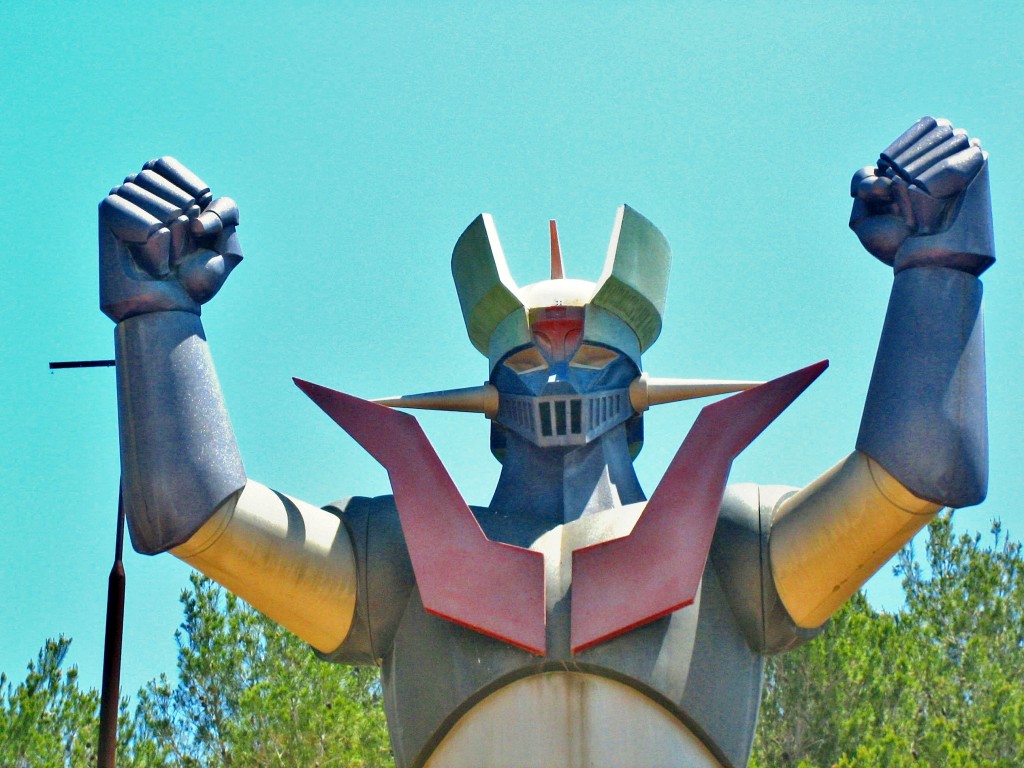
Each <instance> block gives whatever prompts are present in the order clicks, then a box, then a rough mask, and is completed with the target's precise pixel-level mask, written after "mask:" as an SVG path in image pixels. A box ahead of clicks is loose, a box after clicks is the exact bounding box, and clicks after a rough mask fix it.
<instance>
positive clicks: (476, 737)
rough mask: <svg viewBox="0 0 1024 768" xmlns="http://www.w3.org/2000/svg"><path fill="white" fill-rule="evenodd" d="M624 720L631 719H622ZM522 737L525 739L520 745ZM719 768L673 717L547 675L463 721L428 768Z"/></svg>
mask: <svg viewBox="0 0 1024 768" xmlns="http://www.w3.org/2000/svg"><path fill="white" fill-rule="evenodd" d="M625 712H629V713H630V717H623V713H625ZM525 734H529V736H528V737H527V738H524V735H525ZM480 766H488V768H536V767H537V766H559V768H621V767H622V766H630V767H631V768H672V767H673V766H679V767H680V768H682V766H685V767H686V768H721V766H722V763H721V762H719V761H718V760H717V759H716V758H715V756H714V755H712V754H711V752H710V751H708V748H707V747H706V746H704V744H702V743H701V741H700V739H698V738H697V737H696V736H695V735H694V734H693V733H692V732H691V731H690V730H689V729H688V728H687V727H686V726H685V725H684V724H683V723H681V722H680V721H679V720H678V719H677V718H676V717H675V716H674V715H673V714H672V713H670V712H669V711H668V710H666V709H664V708H663V707H661V706H659V705H658V704H656V703H655V702H654V701H652V700H651V699H650V698H648V697H647V696H645V695H643V694H642V693H640V692H638V691H637V690H636V689H634V688H631V687H629V686H627V685H624V684H623V683H620V682H616V681H614V680H610V679H608V678H606V677H602V676H599V675H588V674H583V673H580V672H547V673H544V674H540V675H533V676H531V677H527V678H525V679H523V680H519V681H517V682H515V683H512V684H511V685H508V686H506V687H504V688H501V689H499V690H498V691H496V692H495V693H492V694H491V695H490V696H488V697H487V698H485V699H484V700H483V701H481V702H480V703H479V704H477V705H476V706H475V707H473V709H472V710H470V711H469V712H468V713H466V714H465V715H463V717H462V718H461V719H460V720H459V722H458V723H456V724H455V727H454V728H452V730H451V731H449V733H448V735H447V736H446V737H445V738H444V740H443V741H442V742H441V743H440V744H439V745H438V747H437V749H436V751H435V752H434V754H433V755H432V756H431V758H430V760H428V761H427V763H426V768H480Z"/></svg>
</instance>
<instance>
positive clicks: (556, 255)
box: [548, 219, 565, 280]
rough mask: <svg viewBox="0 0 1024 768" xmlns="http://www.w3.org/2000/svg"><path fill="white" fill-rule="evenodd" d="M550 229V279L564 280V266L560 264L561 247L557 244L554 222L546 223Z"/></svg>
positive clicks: (552, 220) (556, 229)
mask: <svg viewBox="0 0 1024 768" xmlns="http://www.w3.org/2000/svg"><path fill="white" fill-rule="evenodd" d="M548 226H549V228H550V229H551V279H552V280H562V279H564V278H565V265H564V264H562V246H561V245H560V244H559V242H558V227H557V226H555V220H554V219H551V221H549V222H548Z"/></svg>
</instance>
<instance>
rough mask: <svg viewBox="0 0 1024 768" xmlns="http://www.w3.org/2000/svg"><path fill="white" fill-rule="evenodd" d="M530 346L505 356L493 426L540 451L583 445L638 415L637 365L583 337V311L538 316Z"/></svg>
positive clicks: (550, 310)
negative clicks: (632, 393)
mask: <svg viewBox="0 0 1024 768" xmlns="http://www.w3.org/2000/svg"><path fill="white" fill-rule="evenodd" d="M534 314H535V317H534V318H533V321H532V322H531V324H530V330H531V334H532V339H533V341H532V343H531V344H529V345H527V346H523V347H519V348H517V349H515V350H513V351H512V352H511V353H510V354H508V355H507V356H506V357H505V358H504V360H502V362H501V363H500V364H499V365H498V366H496V368H495V370H494V373H493V374H492V377H491V383H492V384H494V386H495V387H496V388H497V390H498V393H499V410H498V415H497V417H496V420H497V421H498V422H499V423H500V424H502V425H503V426H504V427H506V428H508V429H510V430H512V431H513V432H515V433H517V434H519V435H520V436H522V437H524V438H526V439H527V440H530V441H531V442H533V443H534V444H536V445H538V446H540V447H542V448H543V447H561V446H574V445H584V444H586V443H588V442H590V441H591V440H594V439H595V438H597V437H599V436H600V435H602V434H604V433H605V432H607V431H608V430H610V429H611V428H612V427H614V426H616V425H618V424H621V423H622V422H624V421H625V420H626V419H628V418H629V417H631V416H633V415H634V413H633V409H632V407H631V406H630V402H629V385H630V383H631V382H632V381H633V380H634V379H635V378H636V377H637V376H638V375H639V371H638V370H637V368H636V365H635V364H634V363H633V361H632V360H631V359H630V358H629V357H628V356H627V355H625V354H623V353H622V352H621V351H619V350H616V349H614V348H612V347H609V346H604V345H598V344H591V343H587V342H584V341H583V340H582V339H583V317H584V310H583V308H582V307H547V308H545V309H541V310H536V311H535V313H534Z"/></svg>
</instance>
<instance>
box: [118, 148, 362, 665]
mask: <svg viewBox="0 0 1024 768" xmlns="http://www.w3.org/2000/svg"><path fill="white" fill-rule="evenodd" d="M99 215H100V222H99V223H100V227H99V231H100V307H101V309H102V310H103V312H104V313H105V314H107V316H108V317H110V318H111V319H112V320H114V321H115V322H116V323H117V328H116V331H115V354H116V358H117V376H118V379H117V389H118V417H119V425H120V434H121V465H122V489H123V493H124V499H125V508H126V513H127V518H128V526H129V531H130V534H131V538H132V544H133V546H134V547H135V549H136V550H138V551H139V552H142V553H144V554H155V553H157V552H163V551H166V550H170V551H171V552H172V553H174V554H175V555H177V556H178V557H180V558H182V559H183V560H185V561H186V562H189V563H190V564H192V565H193V566H194V567H196V568H198V569H199V570H201V571H203V572H204V573H206V574H207V575H208V576H210V577H212V578H214V579H215V580H217V581H219V582H220V583H222V584H224V585H225V586H226V587H228V588H229V589H231V590H232V591H233V592H235V593H236V594H237V595H239V596H240V597H242V598H244V599H245V600H247V601H248V602H250V603H251V604H252V605H253V606H254V607H256V608H257V609H259V610H261V611H262V612H264V613H266V614H267V615H268V616H270V617H271V618H273V619H275V620H276V621H278V622H279V623H281V624H283V625H284V626H286V627H288V628H289V629H291V630H292V631H293V632H295V633H296V634H297V635H298V636H299V637H302V638H303V639H304V640H306V641H307V642H309V643H310V644H312V645H313V646H314V647H316V648H317V649H319V650H323V651H331V650H334V648H336V647H337V646H338V645H339V644H340V643H341V641H342V640H343V639H344V638H345V635H346V633H347V631H348V628H349V625H350V623H351V619H352V615H353V611H354V602H355V597H354V595H355V559H354V556H353V553H352V546H351V542H350V540H349V538H348V533H347V531H346V530H345V528H344V526H343V525H342V524H341V521H340V520H339V518H337V517H336V516H334V515H332V514H330V513H329V512H326V511H324V510H321V509H317V508H315V507H312V506H310V505H308V504H304V503H302V502H299V501H295V500H292V499H289V498H287V497H285V496H283V495H281V494H277V493H275V492H273V491H270V490H269V489H267V488H264V487H263V486H261V485H259V484H258V483H254V482H253V481H251V480H248V479H247V478H246V475H245V471H244V469H243V467H242V461H241V457H240V455H239V452H238V447H237V445H236V443H235V437H234V432H233V431H232V429H231V423H230V421H229V419H228V414H227V409H226V408H225V406H224V400H223V397H222V395H221V392H220V384H219V383H218V381H217V375H216V372H215V371H214V367H213V360H212V358H211V356H210V352H209V348H208V346H207V343H206V336H205V334H204V331H203V326H202V322H201V321H200V318H199V313H200V307H201V305H202V304H203V303H205V302H206V301H208V300H209V299H210V298H212V297H213V296H214V294H216V293H217V291H218V290H219V289H220V287H221V286H222V285H223V283H224V281H225V280H226V279H227V277H228V274H229V273H230V272H231V270H232V269H233V268H234V267H235V266H236V265H237V264H238V262H240V261H241V258H242V256H241V249H240V248H239V246H238V242H237V239H236V237H235V227H236V225H237V224H238V209H237V207H236V206H235V204H234V202H233V201H231V200H230V199H228V198H218V199H213V197H212V195H211V194H210V191H209V188H208V187H207V186H206V185H205V184H203V182H202V181H200V180H199V179H198V178H197V177H196V176H195V175H194V174H192V173H191V172H190V171H189V170H188V169H186V168H185V167H184V166H182V165H181V164H180V163H178V162H177V161H175V160H174V159H173V158H161V159H160V160H154V161H152V162H150V163H147V164H146V166H145V167H144V169H143V170H142V171H141V172H140V173H139V174H136V175H134V176H130V177H128V178H127V179H125V183H124V184H123V185H121V186H119V187H117V188H115V189H114V190H112V191H111V193H110V195H108V196H107V197H106V198H105V199H104V200H103V202H102V203H101V204H100V211H99ZM300 595H301V597H302V599H301V600H299V599H298V598H299V596H300Z"/></svg>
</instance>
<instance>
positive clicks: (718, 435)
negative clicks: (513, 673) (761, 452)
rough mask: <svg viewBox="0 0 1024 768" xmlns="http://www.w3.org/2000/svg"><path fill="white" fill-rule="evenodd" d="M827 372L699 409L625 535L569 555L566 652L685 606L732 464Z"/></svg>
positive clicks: (815, 368)
mask: <svg viewBox="0 0 1024 768" xmlns="http://www.w3.org/2000/svg"><path fill="white" fill-rule="evenodd" d="M827 366H828V361H822V362H820V363H815V364H814V365H810V366H808V367H806V368H802V369H800V370H799V371H795V372H793V373H790V374H788V375H786V376H782V377H780V378H778V379H774V380H773V381H769V382H767V383H766V384H762V385H761V386H759V387H755V388H754V389H750V390H747V391H746V392H741V393H740V394H738V395H733V396H732V397H730V398H727V399H725V400H721V401H719V402H717V403H713V404H712V405H709V406H706V407H705V408H704V409H703V410H702V411H701V412H700V415H699V416H698V417H697V421H696V423H695V424H694V425H693V427H692V429H690V432H689V434H688V435H687V436H686V439H685V440H684V441H683V444H682V445H681V446H680V448H679V451H678V452H677V453H676V456H675V458H674V459H673V460H672V463H671V464H670V465H669V468H668V471H667V472H666V473H665V476H664V477H663V478H662V480H661V482H660V483H659V484H658V487H657V489H656V490H655V492H654V495H653V496H651V500H650V501H649V502H648V503H647V508H646V509H645V510H644V513H643V515H641V517H640V519H639V520H638V521H637V524H636V526H635V527H634V528H633V531H632V533H631V534H630V535H629V536H627V537H625V538H622V539H616V540H614V541H609V542H605V543H603V544H597V545H595V546H593V547H588V548H586V549H582V550H578V551H576V552H574V553H573V564H572V568H573V590H572V649H573V652H579V651H582V650H584V649H586V648H589V647H591V646H593V645H596V644H598V643H600V642H603V641H605V640H608V639H610V638H612V637H615V636H616V635H620V634H623V633H624V632H628V631H629V630H630V629H633V628H634V627H638V626H641V625H643V624H646V623H648V622H650V621H653V620H654V619H657V618H659V617H661V616H664V615H665V614H667V613H671V612H672V611H676V610H678V609H680V608H682V607H684V606H686V605H689V604H690V603H692V602H693V599H694V597H695V596H696V594H697V588H698V586H699V585H700V578H701V574H702V573H703V572H704V564H705V562H706V561H707V556H708V550H709V549H710V547H711V538H712V535H713V534H714V530H715V523H716V521H717V519H718V509H719V505H720V504H721V502H722V494H723V493H724V491H725V483H726V480H727V479H728V476H729V467H730V466H731V465H732V461H733V459H734V458H736V456H737V455H738V454H739V453H740V451H742V450H743V449H744V448H746V447H747V445H749V444H750V442H751V441H752V440H753V439H754V438H755V437H757V436H758V435H759V434H760V433H761V432H762V431H763V430H764V429H765V427H767V426H768V425H769V424H770V423H771V422H772V421H773V420H774V419H775V418H776V417H777V416H778V415H779V414H780V413H782V411H783V410H785V408H786V407H787V406H788V405H789V404H790V403H791V402H793V400H795V399H796V397H797V396H798V395H799V394H800V393H801V392H803V391H804V390H805V389H806V388H807V387H808V386H809V385H810V383H811V382H812V381H814V380H815V379H816V378H817V377H818V376H820V375H821V373H822V371H824V370H825V368H826V367H827Z"/></svg>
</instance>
